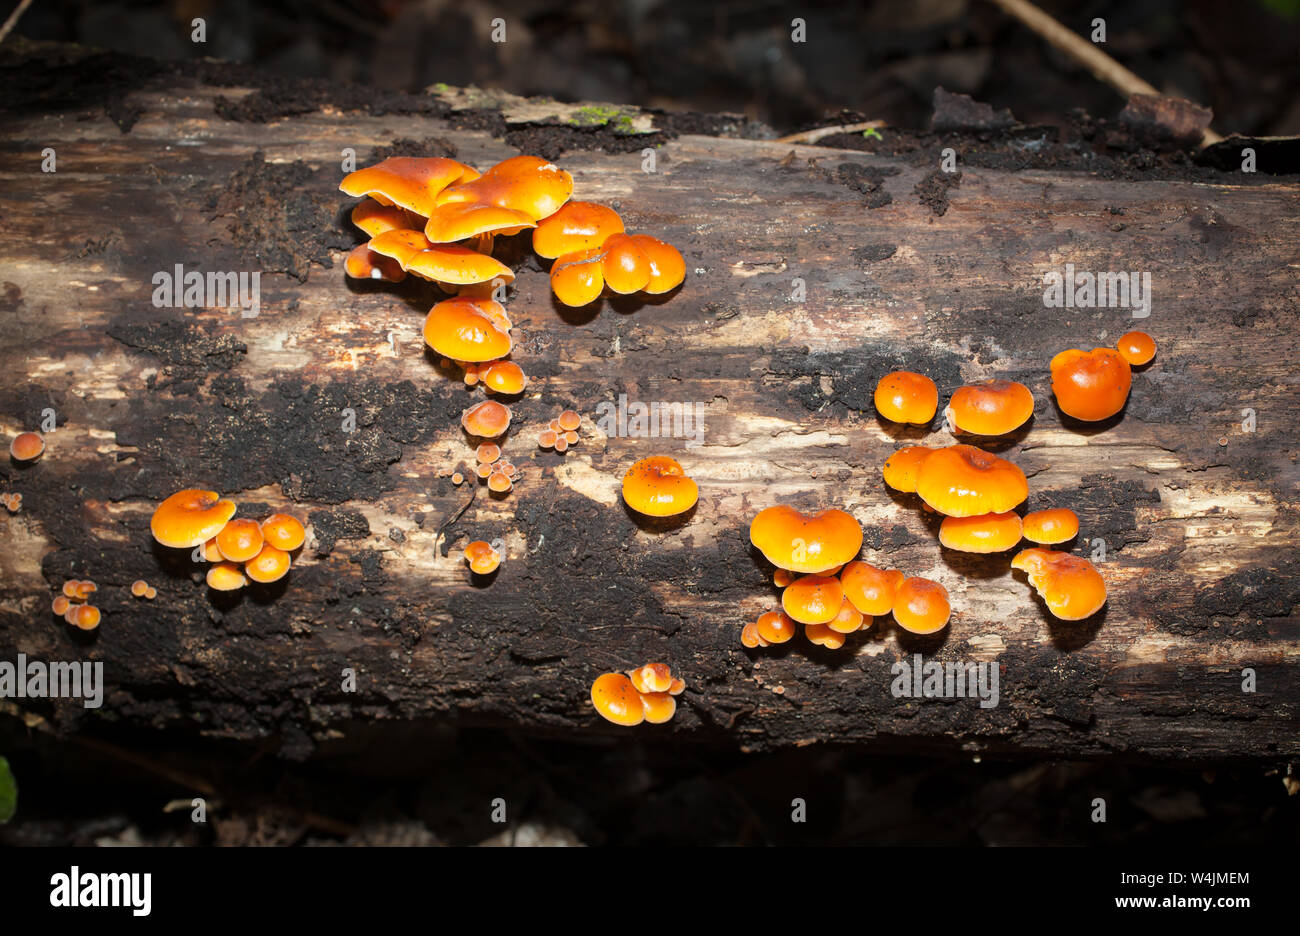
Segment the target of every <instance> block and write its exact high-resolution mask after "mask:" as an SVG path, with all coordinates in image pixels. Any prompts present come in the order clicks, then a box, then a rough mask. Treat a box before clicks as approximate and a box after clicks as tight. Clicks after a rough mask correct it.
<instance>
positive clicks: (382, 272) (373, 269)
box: [343, 244, 406, 283]
mask: <svg viewBox="0 0 1300 936" xmlns="http://www.w3.org/2000/svg"><path fill="white" fill-rule="evenodd" d="M343 272H344V273H346V274H347V275H348V276H350V277H352V279H377V280H384V281H385V282H389V283H400V282H401V281H402V280H404V279H406V271H405V270H403V269H402V265H401V264H400V263H398V262H397V261H396V260H394V259H393V258H392V257H386V256H384V255H383V254H381V253H378V252H376V251H374V250H371V249H370V245H369V244H361V245H360V246H358V247H353V248H352V252H351V253H349V254H348V256H347V259H346V260H344V261H343Z"/></svg>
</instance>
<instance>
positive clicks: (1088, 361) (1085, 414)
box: [1051, 348, 1133, 422]
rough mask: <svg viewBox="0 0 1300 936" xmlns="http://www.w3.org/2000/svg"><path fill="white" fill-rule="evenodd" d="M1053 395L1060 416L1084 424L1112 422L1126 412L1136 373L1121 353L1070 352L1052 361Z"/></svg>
mask: <svg viewBox="0 0 1300 936" xmlns="http://www.w3.org/2000/svg"><path fill="white" fill-rule="evenodd" d="M1051 369H1052V392H1053V393H1054V394H1056V403H1057V405H1058V406H1060V407H1061V412H1063V413H1065V414H1066V415H1067V416H1073V417H1074V418H1075V419H1080V420H1083V421H1084V422H1098V421H1099V420H1102V419H1109V418H1110V417H1111V416H1114V415H1115V414H1116V413H1118V412H1119V411H1120V410H1122V409H1123V408H1124V404H1125V403H1126V402H1127V401H1128V392H1129V388H1130V387H1132V385H1133V370H1132V368H1130V367H1129V363H1128V361H1126V360H1124V358H1123V357H1122V356H1121V355H1120V353H1119V352H1118V351H1115V350H1112V349H1111V348H1094V349H1093V350H1091V351H1080V350H1078V349H1077V348H1071V349H1070V350H1068V351H1062V352H1061V353H1060V354H1058V355H1056V357H1054V358H1052V364H1051Z"/></svg>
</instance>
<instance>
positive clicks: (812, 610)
mask: <svg viewBox="0 0 1300 936" xmlns="http://www.w3.org/2000/svg"><path fill="white" fill-rule="evenodd" d="M843 603H844V587H843V586H842V585H841V584H840V580H839V579H837V578H835V577H834V576H831V575H804V576H801V577H799V578H797V579H795V580H794V581H793V582H791V583H790V584H789V585H788V586H787V587H786V589H785V591H783V592H782V593H781V607H782V608H784V609H785V613H786V614H788V615H790V617H792V618H794V619H795V620H796V621H798V622H799V623H800V624H827V623H829V622H831V621H833V620H835V616H836V615H837V614H839V611H840V606H841V605H843Z"/></svg>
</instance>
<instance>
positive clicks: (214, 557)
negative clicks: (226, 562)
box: [203, 536, 226, 562]
mask: <svg viewBox="0 0 1300 936" xmlns="http://www.w3.org/2000/svg"><path fill="white" fill-rule="evenodd" d="M203 558H204V559H205V560H206V561H208V562H220V561H221V560H223V559H225V558H226V557H225V556H223V555H221V550H220V549H218V548H217V538H216V537H215V536H214V537H212V538H211V539H209V540H207V541H205V542H204V544H203Z"/></svg>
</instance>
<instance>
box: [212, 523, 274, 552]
mask: <svg viewBox="0 0 1300 936" xmlns="http://www.w3.org/2000/svg"><path fill="white" fill-rule="evenodd" d="M265 539H266V538H265V536H264V535H263V533H262V527H261V525H260V524H258V522H257V521H256V520H231V521H230V522H229V523H227V524H226V525H225V527H223V528H222V530H221V532H220V533H218V534H217V549H218V550H220V551H221V555H222V556H224V557H225V558H226V559H229V560H230V561H231V562H247V561H248V560H249V559H252V558H253V557H254V556H256V555H257V554H258V553H259V552H261V551H262V543H263V542H265Z"/></svg>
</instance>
